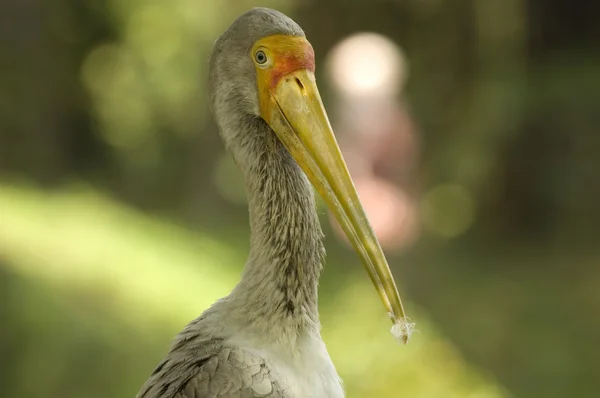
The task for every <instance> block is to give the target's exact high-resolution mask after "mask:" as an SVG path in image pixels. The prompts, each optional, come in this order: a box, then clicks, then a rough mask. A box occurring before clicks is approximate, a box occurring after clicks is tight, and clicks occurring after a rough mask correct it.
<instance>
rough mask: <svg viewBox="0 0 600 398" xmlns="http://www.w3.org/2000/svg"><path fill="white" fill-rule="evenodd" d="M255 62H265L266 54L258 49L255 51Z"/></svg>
mask: <svg viewBox="0 0 600 398" xmlns="http://www.w3.org/2000/svg"><path fill="white" fill-rule="evenodd" d="M256 62H258V63H259V64H264V63H265V62H267V56H266V55H265V53H264V52H262V51H259V52H257V53H256Z"/></svg>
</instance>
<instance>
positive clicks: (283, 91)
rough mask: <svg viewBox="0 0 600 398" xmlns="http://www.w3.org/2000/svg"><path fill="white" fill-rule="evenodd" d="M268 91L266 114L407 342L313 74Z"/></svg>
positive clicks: (392, 287) (389, 280)
mask: <svg viewBox="0 0 600 398" xmlns="http://www.w3.org/2000/svg"><path fill="white" fill-rule="evenodd" d="M265 91H267V92H268V94H267V93H264V94H263V95H265V96H268V98H261V99H262V101H261V102H263V101H264V102H268V104H265V103H264V102H263V105H265V106H263V108H262V110H263V118H264V119H265V120H267V122H268V123H269V125H270V127H271V128H272V129H273V131H274V132H275V134H277V136H278V138H279V140H280V141H281V142H282V143H283V145H284V146H285V147H286V148H287V150H288V151H289V152H290V154H291V155H292V156H293V158H294V159H295V160H296V162H297V163H298V164H299V165H300V167H301V168H302V170H304V173H305V174H306V175H307V176H308V178H309V180H310V182H311V183H312V184H313V186H314V187H315V189H316V190H317V191H318V192H319V194H320V195H321V197H322V198H323V199H324V200H325V202H326V203H327V205H328V207H329V208H330V209H331V211H332V212H333V214H334V215H335V217H336V219H337V221H338V222H339V224H340V226H341V227H342V229H343V230H344V232H345V234H346V235H347V236H348V239H349V240H350V242H351V243H352V246H353V247H354V249H355V250H356V251H357V252H358V254H359V255H360V257H361V259H362V262H363V264H364V266H365V268H366V270H367V272H368V274H369V276H370V278H371V281H372V282H373V285H374V286H375V289H376V290H377V293H378V294H379V297H380V298H381V301H382V302H383V305H384V306H385V308H386V310H387V311H388V313H389V315H390V317H391V318H392V321H393V322H394V327H393V328H392V333H394V334H395V335H396V337H398V338H400V339H401V340H402V341H403V342H404V343H406V342H407V341H408V338H409V337H410V332H411V331H412V324H410V323H408V321H407V320H406V314H405V312H404V308H403V306H402V301H401V300H400V296H399V294H398V289H397V288H396V284H395V282H394V278H393V276H392V273H391V271H390V268H389V266H388V263H387V260H386V258H385V255H384V254H383V251H382V249H381V246H380V244H379V241H378V240H377V237H376V236H375V233H374V232H373V229H372V228H371V225H370V223H369V220H368V219H367V216H366V214H365V211H364V209H363V207H362V204H361V202H360V199H359V198H358V194H357V192H356V189H355V188H354V184H353V183H352V180H351V178H350V174H349V172H348V168H347V167H346V163H345V162H344V159H343V157H342V154H341V152H340V149H339V147H338V144H337V142H336V139H335V136H334V134H333V130H332V128H331V125H330V123H329V120H328V118H327V114H326V112H325V108H324V106H323V102H322V101H321V97H320V95H319V92H318V89H317V85H316V82H315V77H314V74H313V73H312V72H311V71H309V70H307V69H301V70H297V71H295V72H292V73H289V74H287V75H285V76H283V77H282V78H281V79H280V80H279V82H278V83H277V85H276V86H275V87H273V88H270V89H268V90H265Z"/></svg>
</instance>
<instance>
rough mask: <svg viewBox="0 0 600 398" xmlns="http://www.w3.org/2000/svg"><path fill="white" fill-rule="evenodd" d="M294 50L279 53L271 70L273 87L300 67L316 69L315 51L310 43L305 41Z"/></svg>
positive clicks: (271, 84) (312, 70)
mask: <svg viewBox="0 0 600 398" xmlns="http://www.w3.org/2000/svg"><path fill="white" fill-rule="evenodd" d="M294 50H295V51H289V52H285V53H281V54H278V57H276V58H275V64H274V67H273V69H272V72H271V81H270V86H271V89H274V88H275V87H276V86H277V83H279V80H280V79H281V78H282V77H283V76H285V75H287V74H290V73H292V72H295V71H297V70H300V69H308V70H310V71H311V72H314V71H315V53H314V51H313V48H312V46H311V45H310V43H309V42H308V41H304V43H303V45H302V46H299V48H296V49H294Z"/></svg>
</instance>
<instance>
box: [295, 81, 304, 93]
mask: <svg viewBox="0 0 600 398" xmlns="http://www.w3.org/2000/svg"><path fill="white" fill-rule="evenodd" d="M294 79H295V80H296V84H297V85H298V87H300V90H301V91H302V93H303V94H304V92H305V90H304V85H303V84H302V82H301V81H300V79H298V78H297V77H296V78H294Z"/></svg>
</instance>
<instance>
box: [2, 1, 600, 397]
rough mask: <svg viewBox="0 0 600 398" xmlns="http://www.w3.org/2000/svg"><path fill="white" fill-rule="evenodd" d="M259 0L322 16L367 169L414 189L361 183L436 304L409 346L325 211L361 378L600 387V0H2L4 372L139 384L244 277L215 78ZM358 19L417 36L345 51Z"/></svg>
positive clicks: (406, 276) (338, 333)
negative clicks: (221, 43)
mask: <svg viewBox="0 0 600 398" xmlns="http://www.w3.org/2000/svg"><path fill="white" fill-rule="evenodd" d="M254 6H268V7H273V8H277V9H279V10H281V11H283V12H285V13H286V14H288V15H289V16H291V17H292V18H294V19H295V20H296V21H297V22H298V23H299V24H300V25H301V26H302V27H303V28H304V29H305V31H306V33H307V36H308V38H309V40H310V41H311V42H312V44H313V46H314V48H315V52H316V54H317V79H318V80H319V84H320V88H321V93H322V96H323V98H324V102H325V105H326V107H327V108H328V109H329V112H330V116H331V117H332V123H333V124H334V129H335V130H336V132H338V133H339V134H340V137H339V138H340V142H341V145H342V147H343V149H344V151H345V153H346V154H347V155H348V158H349V159H354V160H356V159H357V158H358V159H359V160H360V159H362V160H363V163H365V162H367V163H368V162H370V163H369V165H370V166H369V167H367V168H366V169H368V170H371V172H370V173H366V174H365V175H360V170H364V168H363V169H360V168H358V167H356V168H353V166H351V169H353V170H359V171H356V176H357V177H359V176H362V177H363V180H364V181H366V183H365V184H367V183H368V182H369V181H370V182H373V181H379V182H381V181H387V184H388V186H387V187H388V188H389V186H393V187H394V189H395V191H394V189H390V192H392V193H391V194H390V197H391V198H392V199H390V201H389V203H388V202H386V203H387V204H388V205H389V206H388V205H386V206H387V207H386V206H383V202H382V201H383V195H382V194H381V192H383V189H384V188H381V189H382V190H381V191H379V190H378V189H377V188H375V194H374V195H371V196H374V197H375V199H372V198H371V199H369V200H367V199H368V198H369V196H368V194H369V191H368V190H367V188H365V190H362V191H361V192H362V193H361V197H362V196H363V194H364V198H365V202H366V204H365V205H366V207H367V210H368V211H369V212H370V214H373V216H374V217H375V218H377V217H379V218H378V219H382V220H383V221H381V222H379V221H377V220H378V219H377V220H376V221H374V226H375V228H376V229H377V230H378V234H379V233H381V237H382V241H385V242H386V243H385V245H386V247H389V250H388V252H389V259H390V264H391V266H392V267H393V270H394V274H395V276H396V278H397V280H398V283H399V287H400V290H401V292H402V295H403V297H404V299H405V300H408V302H407V305H408V309H409V311H410V314H411V316H412V317H413V318H414V319H415V321H416V322H417V328H418V332H417V333H415V335H414V336H413V340H412V341H411V343H410V344H409V345H407V346H406V347H400V346H398V345H397V344H396V343H395V342H394V341H393V339H392V337H391V336H390V335H389V333H388V332H387V330H388V329H389V326H390V325H389V321H388V320H387V319H386V316H385V314H384V313H383V310H382V307H381V305H380V304H379V303H378V299H377V297H376V294H375V292H374V290H373V289H372V288H371V287H370V283H369V281H368V278H367V277H366V274H365V272H364V271H363V270H362V269H361V267H360V266H359V262H358V258H357V257H356V255H355V254H354V253H353V252H352V251H350V250H349V249H348V248H347V247H346V245H345V244H344V241H343V239H340V237H339V236H338V234H336V230H335V227H334V226H333V227H332V224H331V223H330V222H329V221H328V217H327V216H328V215H327V211H326V209H324V208H320V210H319V211H320V212H321V213H322V214H323V225H324V229H325V232H326V234H327V242H326V245H327V248H328V260H327V264H326V267H325V272H324V275H323V278H322V282H321V290H320V308H321V319H322V323H323V336H324V339H325V341H326V344H327V346H328V348H329V351H330V354H331V356H332V358H333V361H334V363H335V364H336V367H337V368H338V371H339V373H340V375H341V376H342V378H343V379H344V380H345V383H346V387H347V392H348V396H349V397H424V398H425V397H427V398H428V397H472V398H500V397H544V398H555V397H556V398H558V397H561V398H562V397H597V396H600V387H599V386H598V380H600V348H599V347H600V317H599V315H598V314H599V313H600V249H599V248H598V247H597V244H598V238H599V237H600V211H599V209H600V158H599V157H598V155H599V154H600V134H599V133H600V131H599V128H600V24H598V21H599V20H600V3H597V2H591V1H581V2H568V1H563V0H503V1H485V0H389V1H366V0H271V1H263V2H257V1H249V0H240V1H233V0H229V1H219V0H215V1H209V0H170V1H158V0H154V1H153V0H90V1H77V0H53V1H45V0H3V1H2V2H1V3H0V397H3V398H4V397H6V398H12V397H15V398H29V397H36V398H45V397H47V398H50V397H52V398H54V397H86V398H88V397H89V398H94V397H128V396H129V397H132V396H134V395H135V394H136V393H137V391H138V389H139V387H140V386H141V385H142V384H143V382H144V381H145V380H146V378H147V377H148V375H149V374H150V373H151V371H152V370H153V368H154V367H155V365H156V364H157V363H158V361H159V360H160V358H161V357H162V356H163V355H164V354H165V352H166V350H167V348H168V346H169V343H170V341H171V339H172V338H173V337H174V335H175V334H176V333H177V332H179V331H180V330H181V329H182V328H183V327H184V325H185V324H186V323H187V322H189V321H190V320H191V319H193V318H195V317H196V316H197V315H198V314H200V313H201V312H202V311H203V310H204V309H205V308H207V306H209V305H210V303H211V302H213V301H214V300H216V299H217V298H219V297H221V296H223V295H225V294H227V293H228V292H229V291H230V290H231V289H232V287H233V286H234V285H235V283H236V282H237V280H238V279H239V276H240V273H241V270H242V267H243V264H244V260H245V256H246V253H247V247H248V243H247V242H248V234H249V231H248V226H247V208H246V204H245V201H244V197H243V185H242V181H241V178H240V174H239V172H238V171H237V170H236V169H235V167H234V166H233V164H232V162H231V161H230V159H229V157H228V156H227V155H226V154H225V153H224V149H223V146H222V144H221V141H220V138H219V136H218V133H217V130H216V126H215V124H214V121H213V120H212V118H211V116H210V114H209V111H208V107H207V103H206V77H207V62H208V54H209V51H210V49H211V46H212V43H213V41H214V40H215V39H216V37H217V36H218V35H219V34H220V33H221V32H222V31H224V30H225V29H226V28H227V26H228V25H229V24H230V23H231V22H232V21H233V19H234V18H235V17H237V16H238V15H239V14H241V13H242V12H244V11H246V10H248V9H250V8H252V7H254ZM358 32H375V33H378V34H380V35H382V36H378V37H379V38H380V39H381V38H382V37H385V38H386V39H385V40H389V41H388V42H387V45H388V47H389V46H392V47H393V48H395V50H394V51H395V53H394V54H395V55H394V56H393V57H396V58H393V57H392V58H390V59H387V61H386V58H385V57H384V58H383V61H381V59H379V58H377V59H379V61H380V62H379V61H378V62H379V63H377V62H375V61H374V60H375V59H376V55H377V54H375V55H373V54H371V52H370V51H371V50H372V49H375V48H376V41H371V42H369V43H371V44H369V46H370V47H368V48H367V49H366V50H365V49H364V48H363V49H362V50H360V49H359V50H356V48H354V50H352V48H351V51H350V52H349V54H351V56H350V57H349V58H348V57H347V58H341V61H340V60H338V61H335V60H333V58H332V57H334V55H332V54H334V53H335V51H334V49H335V48H337V47H336V46H337V45H338V43H339V42H340V41H342V40H344V39H345V38H347V37H348V35H352V34H355V33H358ZM390 43H393V44H390ZM392 47H390V48H392ZM382 51H383V50H382ZM347 53H348V52H347ZM383 53H385V51H383ZM388 53H389V51H388ZM393 59H395V60H396V61H394V62H396V63H394V62H392V60H393ZM336 62H337V64H336ZM334 64H336V65H338V67H339V68H349V69H344V70H339V69H335V67H333V66H332V65H334ZM359 64H360V65H363V69H364V68H367V72H366V73H367V74H366V76H367V78H365V76H363V80H360V76H359V75H360V73H362V72H360V71H358V72H357V71H356V70H354V69H352V68H351V67H352V66H353V65H359ZM327 65H329V67H328V66H327ZM340 65H341V66H340ZM386 65H387V66H389V65H392V66H393V70H392V71H391V72H390V73H392V75H394V74H395V75H394V76H396V81H395V83H393V84H392V83H389V82H388V83H385V82H383V83H382V82H379V83H381V84H383V86H378V87H379V89H375V97H377V101H371V100H370V99H371V97H369V95H371V96H373V95H374V94H373V93H372V92H371V93H370V94H365V91H364V90H363V91H362V92H360V87H362V88H363V89H365V87H367V88H369V87H370V88H371V89H373V87H375V86H374V85H373V84H375V83H373V82H372V81H371V80H369V77H373V76H376V77H377V76H384V75H385V73H388V72H389V70H388V71H387V72H386V69H385V68H386ZM378 67H380V68H383V69H377V68H378ZM369 68H374V69H369ZM336 71H337V72H336ZM363 72H364V71H363ZM357 74H358V75H357ZM336 75H337V76H338V77H339V76H343V77H344V79H345V80H344V79H342V85H346V84H347V87H350V88H351V87H352V84H353V83H352V82H354V83H356V84H358V86H356V87H358V89H357V90H358V91H356V90H355V91H354V92H345V93H344V92H343V90H342V91H340V88H339V87H338V88H336V85H335V77H336ZM357 76H358V77H357ZM365 79H366V80H365ZM361 81H362V83H361ZM369 82H371V83H373V84H371V83H369ZM404 82H406V84H405V85H404ZM361 84H362V86H361ZM369 84H371V85H370V86H369ZM394 84H395V85H394ZM392 86H394V87H396V86H397V89H395V90H391V91H392V92H391V93H390V92H387V94H386V95H380V96H378V94H377V93H379V94H381V93H382V92H383V91H385V90H384V88H385V87H388V88H389V87H392ZM378 90H379V91H378ZM388 91H390V90H388ZM357 92H358V94H357ZM361 93H362V94H361ZM361 96H362V97H361ZM367 103H368V104H369V106H367V105H365V104H367ZM361 104H362V105H364V106H362V105H361ZM373 104H376V106H373ZM377 104H379V105H380V106H379V105H377ZM382 110H385V112H384V111H382ZM377 112H384V116H386V115H387V116H389V117H390V118H391V119H390V120H391V122H388V124H387V125H385V123H384V126H383V127H382V126H379V127H372V126H371V125H370V124H369V123H370V121H373V119H376V120H379V121H381V120H384V119H385V118H381V117H374V116H373V115H379V113H377ZM356 115H360V117H361V118H360V120H359V122H356V120H354V119H352V117H356ZM390 115H392V116H390ZM385 120H387V119H385ZM357 126H358V127H357ZM362 133H365V134H364V135H362V136H361V135H360V134H362ZM370 133H372V134H371V135H369V134H370ZM375 133H377V134H382V135H380V136H375ZM344 134H345V135H344ZM357 137H359V138H357ZM360 137H362V139H365V137H366V141H370V142H385V143H386V145H384V146H387V148H386V149H387V150H388V152H386V151H385V150H382V149H381V148H379V149H377V148H375V149H372V150H371V152H369V153H367V152H368V151H367V150H366V149H365V147H364V145H362V144H361V143H362V142H365V141H361V138H360ZM373 137H375V138H373ZM381 137H384V138H381ZM390 137H391V138H390ZM394 137H400V139H395V138H394ZM369 138H370V139H369ZM387 143H391V144H389V145H388V144H387ZM406 148H409V149H410V150H405V149H406ZM365 159H367V160H368V161H366V160H365ZM407 159H408V160H407ZM355 163H356V162H355ZM355 163H352V164H355ZM358 163H359V164H360V162H358ZM380 164H384V166H378V165H380ZM373 170H375V171H373ZM378 170H379V171H378ZM381 170H383V171H381ZM363 174H364V173H363ZM353 175H355V172H354V171H353ZM357 186H358V185H357ZM386 192H387V191H386ZM394 192H395V193H394ZM393 198H395V199H393ZM394 200H396V201H395V202H394ZM367 202H368V203H367ZM390 203H391V204H390ZM394 203H396V205H394ZM394 206H396V207H394ZM382 208H385V209H388V208H389V209H392V210H390V212H386V211H387V210H385V211H384V210H381V209H382ZM378 209H379V210H381V212H382V214H375V212H376V211H377V210H378ZM389 209H388V210H389ZM393 209H400V210H399V211H400V212H401V213H393V212H392V211H393ZM395 214H401V215H402V217H400V216H395ZM407 220H408V221H407ZM379 225H381V226H379ZM387 227H390V230H391V231H392V232H389V231H388V232H389V233H388V232H386V231H387V229H386V228H387ZM394 228H396V229H394ZM386 233H388V235H386ZM384 238H385V239H384Z"/></svg>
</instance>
